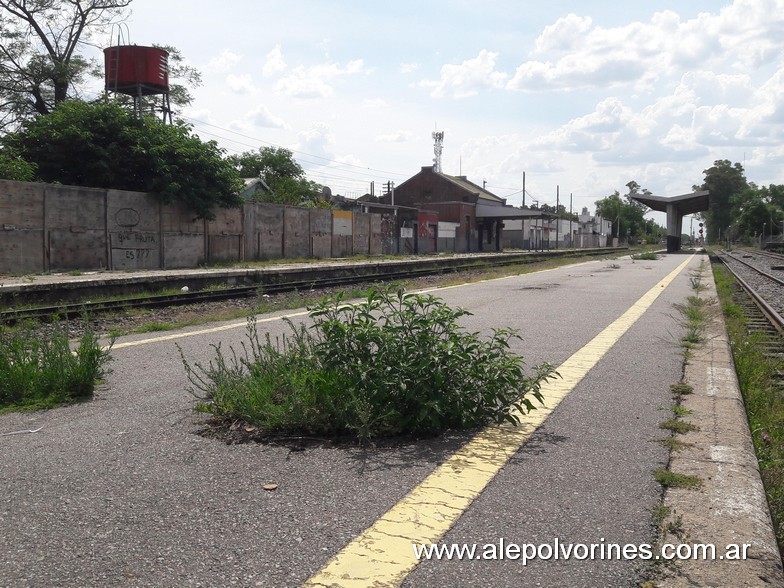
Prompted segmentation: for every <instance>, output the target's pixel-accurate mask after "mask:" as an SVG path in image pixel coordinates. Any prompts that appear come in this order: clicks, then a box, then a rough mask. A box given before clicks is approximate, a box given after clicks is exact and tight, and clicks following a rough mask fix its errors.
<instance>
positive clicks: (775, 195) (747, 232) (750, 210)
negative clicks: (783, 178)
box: [729, 183, 784, 242]
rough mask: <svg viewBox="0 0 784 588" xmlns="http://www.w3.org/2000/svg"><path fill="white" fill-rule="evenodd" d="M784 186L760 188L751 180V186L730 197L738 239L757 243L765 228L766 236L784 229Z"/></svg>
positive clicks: (733, 231) (732, 231)
mask: <svg viewBox="0 0 784 588" xmlns="http://www.w3.org/2000/svg"><path fill="white" fill-rule="evenodd" d="M783 205H784V186H777V185H775V184H771V185H770V186H768V187H766V186H762V187H759V188H758V187H757V186H756V185H755V184H754V183H750V184H749V187H748V188H746V189H745V190H743V191H742V192H740V193H738V194H733V195H732V196H731V197H730V210H731V218H732V219H733V223H732V225H730V229H729V230H730V231H731V235H732V237H733V238H735V239H742V240H745V241H748V242H756V241H757V238H758V237H759V234H760V233H761V232H763V226H764V227H765V231H764V232H765V234H766V235H771V234H773V235H776V234H781V232H782V224H781V223H782V221H784V218H783V217H782V215H783V214H784V212H783V211H784V206H783Z"/></svg>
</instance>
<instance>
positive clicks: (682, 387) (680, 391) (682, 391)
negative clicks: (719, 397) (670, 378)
mask: <svg viewBox="0 0 784 588" xmlns="http://www.w3.org/2000/svg"><path fill="white" fill-rule="evenodd" d="M670 392H672V393H673V394H675V395H676V396H684V395H688V394H692V393H693V392H694V388H692V387H691V386H690V385H689V384H686V383H684V382H680V383H679V384H673V385H672V386H670Z"/></svg>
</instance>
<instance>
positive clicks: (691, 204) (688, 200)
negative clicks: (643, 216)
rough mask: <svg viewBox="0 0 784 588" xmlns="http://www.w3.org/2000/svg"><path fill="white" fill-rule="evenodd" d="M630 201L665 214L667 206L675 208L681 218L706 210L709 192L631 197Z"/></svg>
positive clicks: (708, 203) (708, 202)
mask: <svg viewBox="0 0 784 588" xmlns="http://www.w3.org/2000/svg"><path fill="white" fill-rule="evenodd" d="M632 200H636V201H637V202H641V203H642V204H645V206H647V207H649V208H652V209H653V210H656V211H658V212H667V206H675V207H676V208H677V209H678V212H680V214H681V216H685V215H687V214H694V213H695V212H703V211H705V210H708V206H709V205H710V198H709V192H708V191H707V190H703V191H702V192H692V193H690V194H681V195H680V196H654V195H653V194H642V195H638V196H632Z"/></svg>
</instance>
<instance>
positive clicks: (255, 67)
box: [113, 0, 784, 224]
mask: <svg viewBox="0 0 784 588" xmlns="http://www.w3.org/2000/svg"><path fill="white" fill-rule="evenodd" d="M130 9H131V14H130V16H129V18H128V20H127V22H126V25H127V28H125V27H123V29H122V34H123V42H124V43H134V44H137V45H151V44H153V43H155V44H160V45H172V46H174V47H176V48H177V49H179V51H180V52H181V53H182V55H183V56H184V57H185V60H186V62H187V63H188V64H189V65H191V66H193V67H195V68H196V69H198V70H199V71H200V72H201V74H202V82H203V83H202V85H201V86H200V87H198V88H195V89H193V95H194V101H193V103H192V104H191V105H190V107H188V108H186V109H185V110H183V111H182V112H181V113H180V114H181V115H182V117H183V118H184V119H185V120H186V121H187V122H189V123H190V124H192V125H193V129H194V132H195V133H196V134H198V135H199V136H200V137H201V138H202V139H204V140H215V141H217V142H218V143H219V144H220V145H221V146H222V147H223V148H224V149H225V150H226V152H227V153H228V154H233V153H241V152H244V151H253V150H257V149H259V148H260V147H266V146H274V147H285V148H287V149H290V150H291V151H292V152H293V154H294V157H295V159H296V160H297V161H298V162H299V164H300V165H301V166H302V167H303V168H304V169H305V171H306V172H307V175H308V177H309V178H310V179H311V180H314V181H316V182H318V183H320V184H323V185H327V186H329V187H330V188H331V190H332V192H333V193H334V194H342V195H345V196H349V197H358V196H361V195H362V194H364V193H366V192H369V191H370V189H371V188H370V185H371V182H375V192H376V193H377V194H378V193H380V191H381V186H382V184H386V182H388V181H391V182H394V183H395V184H396V185H399V184H400V183H402V182H403V181H405V180H406V179H407V178H409V177H411V176H413V175H414V174H416V173H418V172H419V171H420V169H421V167H422V166H428V165H432V164H433V158H434V148H433V137H432V134H433V132H434V131H435V130H438V131H443V132H444V142H443V154H442V160H441V167H442V171H443V172H444V173H447V174H450V175H465V176H467V177H468V179H469V180H471V181H473V182H474V183H476V184H479V185H485V186H486V188H487V189H488V190H490V191H491V192H493V193H494V194H497V195H498V196H500V197H502V198H506V199H507V203H508V204H512V205H515V206H519V205H521V204H522V202H523V175H524V174H525V189H526V196H525V198H526V204H527V205H530V204H532V203H539V204H550V205H555V204H556V201H557V200H558V201H559V202H560V203H561V204H563V205H564V206H565V207H566V208H567V210H569V208H570V206H571V207H572V210H574V212H580V211H581V209H582V208H583V207H587V208H588V209H589V211H590V212H593V211H594V209H595V202H596V201H597V200H600V199H602V198H605V197H607V196H609V195H611V194H612V193H613V192H615V191H616V190H617V191H618V192H620V193H621V194H625V193H626V192H627V191H628V190H627V188H626V184H627V183H628V182H630V181H636V182H637V183H638V184H639V185H640V186H641V187H642V188H645V189H648V190H650V191H651V192H652V193H653V194H656V195H660V196H676V195H680V194H686V193H689V192H691V191H692V188H693V186H694V185H699V184H701V183H702V181H703V179H704V173H703V172H704V170H706V169H708V168H709V167H711V166H712V165H713V162H714V161H716V160H720V159H729V160H730V161H731V162H733V163H735V162H738V163H741V164H742V165H743V166H744V168H745V170H746V177H747V179H748V180H749V181H753V182H755V183H756V184H757V185H768V184H771V183H775V184H780V183H784V165H782V164H784V0H735V1H734V2H731V1H729V0H725V1H710V0H689V1H688V2H683V1H680V2H675V1H674V0H667V1H661V0H653V1H641V2H622V3H621V2H617V0H613V1H605V0H598V1H591V2H584V1H583V2H576V1H559V0H551V1H549V2H529V1H520V0H514V1H506V0H492V1H486V2H477V1H475V0H472V1H470V2H469V1H463V0H450V1H442V0H432V1H428V0H419V1H418V2H413V1H410V0H396V1H395V2H389V1H387V2H377V1H367V0H364V1H359V0H356V1H341V0H331V1H329V2H327V1H317V0H287V1H286V2H280V1H277V2H272V1H269V0H261V1H259V0H226V1H224V2H222V3H216V2H208V1H207V0H187V1H184V0H183V1H177V0H164V1H161V0H133V2H132V3H131V6H130ZM117 32H118V31H117V30H115V31H114V34H115V37H116V35H117ZM113 42H114V43H116V38H115V39H114V41H113ZM649 218H654V219H655V220H657V222H659V223H660V224H664V219H663V215H661V214H660V213H649Z"/></svg>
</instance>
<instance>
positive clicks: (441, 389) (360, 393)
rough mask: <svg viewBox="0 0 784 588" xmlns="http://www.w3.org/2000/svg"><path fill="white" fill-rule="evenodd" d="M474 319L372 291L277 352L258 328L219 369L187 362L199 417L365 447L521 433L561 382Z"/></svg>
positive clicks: (331, 309)
mask: <svg viewBox="0 0 784 588" xmlns="http://www.w3.org/2000/svg"><path fill="white" fill-rule="evenodd" d="M467 314H470V313H468V311H465V310H462V309H456V310H455V309H451V308H449V307H448V306H447V305H446V304H445V303H444V302H443V301H441V300H440V299H438V298H436V297H434V296H430V295H424V294H411V293H406V292H404V291H403V290H402V289H397V290H395V289H392V288H386V289H378V290H377V289H372V290H371V291H370V292H368V293H367V294H366V297H365V299H364V300H362V301H360V302H357V303H354V304H347V303H345V302H344V299H343V298H342V297H341V296H338V297H335V298H331V299H324V300H322V302H321V303H319V304H317V305H316V306H314V307H313V308H311V309H310V311H309V318H310V320H311V322H312V323H313V324H312V327H311V328H307V327H305V326H304V325H300V326H298V327H295V326H294V325H293V324H292V323H290V322H289V325H290V326H291V329H292V331H291V334H290V335H288V336H286V337H282V338H280V339H276V340H275V341H272V340H271V338H270V336H269V335H266V337H265V338H259V336H258V333H257V331H256V322H255V320H254V319H253V318H251V319H249V321H248V329H247V333H246V339H245V340H244V341H243V342H242V344H241V347H240V348H233V347H232V348H230V349H229V350H228V351H223V350H222V349H221V348H220V346H214V350H215V357H214V358H213V359H212V360H211V361H210V363H209V365H208V366H204V365H199V364H193V365H191V363H190V362H188V360H187V359H186V358H185V357H184V356H183V357H182V360H183V365H184V367H185V371H186V374H187V376H188V379H189V381H190V383H191V387H190V389H189V390H190V392H191V393H192V394H193V395H194V396H195V397H196V398H197V409H198V410H201V411H206V412H209V413H211V414H213V415H214V416H216V417H217V418H219V419H222V420H223V421H231V422H233V421H244V422H246V423H248V424H249V425H250V426H251V427H252V428H253V429H257V430H259V431H261V432H262V433H266V434H270V435H277V434H303V435H318V436H328V437H348V438H353V439H355V440H358V441H359V442H366V441H368V440H369V439H371V438H376V437H392V436H400V435H402V436H414V437H419V436H433V435H438V434H440V433H441V432H443V431H444V430H447V429H468V428H475V427H479V426H482V425H485V424H487V423H489V422H495V423H502V422H509V423H512V424H518V423H519V420H520V415H521V414H525V413H526V412H528V411H530V410H533V409H534V408H535V406H534V404H533V402H532V401H531V398H533V399H535V400H538V401H540V402H541V401H542V396H541V393H540V387H541V384H542V383H543V382H545V381H547V380H548V379H549V378H551V377H554V376H557V374H555V372H554V371H553V368H552V366H550V365H548V364H541V365H539V366H535V367H534V368H533V369H532V371H531V374H528V373H526V371H524V370H523V363H522V358H521V357H519V356H517V355H515V354H514V353H513V352H512V351H511V349H510V345H509V342H510V340H512V339H514V338H517V335H516V333H514V332H513V331H509V330H504V329H500V330H497V331H495V332H494V333H493V335H492V336H491V337H489V338H486V339H483V338H480V337H479V336H478V334H477V333H469V332H465V331H464V330H462V329H461V328H460V327H459V325H458V319H460V318H461V317H463V316H465V315H467ZM180 352H181V353H182V351H180ZM422 374H427V375H428V377H426V378H424V377H422Z"/></svg>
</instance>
